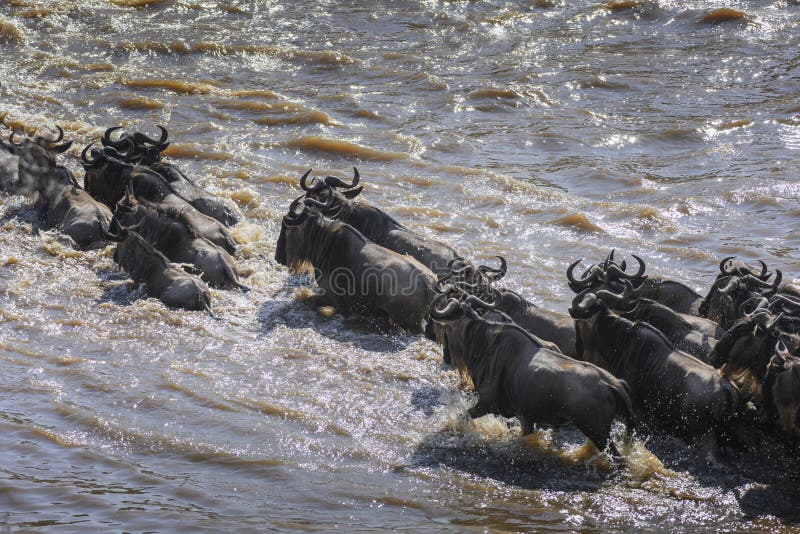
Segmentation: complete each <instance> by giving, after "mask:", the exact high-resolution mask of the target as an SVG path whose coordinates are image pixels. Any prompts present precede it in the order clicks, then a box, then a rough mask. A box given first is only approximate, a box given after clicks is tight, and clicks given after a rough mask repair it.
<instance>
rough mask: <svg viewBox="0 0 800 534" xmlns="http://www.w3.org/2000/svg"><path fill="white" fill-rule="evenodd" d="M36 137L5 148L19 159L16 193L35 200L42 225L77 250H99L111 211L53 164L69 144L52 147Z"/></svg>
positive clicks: (47, 141)
mask: <svg viewBox="0 0 800 534" xmlns="http://www.w3.org/2000/svg"><path fill="white" fill-rule="evenodd" d="M61 139H63V131H61V129H60V128H59V137H58V139H56V140H49V139H45V138H42V137H36V138H34V139H33V140H25V141H23V142H22V143H19V144H15V143H13V141H12V143H11V144H10V145H7V146H8V147H10V149H11V150H12V151H13V152H14V154H15V155H16V156H18V157H19V163H18V180H17V183H16V185H14V189H15V191H16V192H17V193H22V194H33V195H35V196H37V199H36V208H37V210H39V211H40V212H41V214H42V218H43V219H44V221H45V224H46V225H47V226H48V227H50V228H56V229H58V230H60V231H61V232H63V233H64V234H66V235H68V236H69V237H70V238H72V240H73V241H74V242H75V243H76V244H77V245H78V246H79V247H80V248H83V249H85V248H93V247H99V246H103V245H104V244H105V239H104V238H103V232H104V231H105V229H106V228H107V227H108V223H109V221H110V219H111V211H110V210H109V209H108V208H106V207H105V206H104V205H102V204H101V203H99V202H97V201H96V200H95V199H93V198H92V197H91V195H89V194H88V193H87V192H86V191H85V190H84V189H82V188H81V187H80V186H79V185H78V182H77V181H76V180H75V177H74V176H73V175H72V173H71V172H69V170H67V169H66V168H65V167H62V166H60V165H58V164H57V163H56V159H55V158H56V154H57V153H60V152H64V151H66V150H67V149H68V148H69V147H70V146H71V145H72V142H68V143H64V144H62V145H55V143H57V142H59V141H61Z"/></svg>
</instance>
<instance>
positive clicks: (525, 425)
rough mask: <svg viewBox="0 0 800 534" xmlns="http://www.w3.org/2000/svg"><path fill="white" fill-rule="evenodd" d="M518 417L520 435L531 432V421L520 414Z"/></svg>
mask: <svg viewBox="0 0 800 534" xmlns="http://www.w3.org/2000/svg"><path fill="white" fill-rule="evenodd" d="M517 419H519V424H520V426H521V427H522V435H523V436H527V435H528V434H533V421H532V420H530V419H528V418H527V417H524V416H522V415H520V416H517Z"/></svg>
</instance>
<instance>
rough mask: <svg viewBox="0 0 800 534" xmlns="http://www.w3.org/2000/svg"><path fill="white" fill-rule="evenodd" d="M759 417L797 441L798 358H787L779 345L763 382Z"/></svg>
mask: <svg viewBox="0 0 800 534" xmlns="http://www.w3.org/2000/svg"><path fill="white" fill-rule="evenodd" d="M762 414H763V415H764V417H765V419H766V421H767V423H771V424H774V425H776V426H778V428H779V429H780V430H781V431H782V432H783V433H784V434H785V435H787V436H790V437H793V438H795V439H796V440H800V358H798V357H797V356H794V355H792V354H789V353H788V352H787V351H786V347H785V346H783V345H782V344H781V343H778V346H777V347H776V348H775V354H774V356H773V357H772V359H771V360H770V362H769V365H768V367H767V373H766V376H765V378H764V406H763V410H762Z"/></svg>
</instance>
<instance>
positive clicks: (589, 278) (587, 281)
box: [567, 258, 602, 286]
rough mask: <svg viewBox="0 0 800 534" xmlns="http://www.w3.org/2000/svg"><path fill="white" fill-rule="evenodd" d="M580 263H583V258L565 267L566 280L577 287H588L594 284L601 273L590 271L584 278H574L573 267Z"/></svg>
mask: <svg viewBox="0 0 800 534" xmlns="http://www.w3.org/2000/svg"><path fill="white" fill-rule="evenodd" d="M582 261H583V258H581V259H579V260H578V261H575V262H573V263H571V264H570V266H569V267H567V280H569V283H570V284H573V285H578V286H582V285H590V284H592V283H593V282H595V281H596V280H597V279H598V278H599V277H600V275H601V274H602V272H601V271H600V270H599V269H598V270H592V272H591V274H589V275H587V276H585V277H584V278H581V279H577V278H575V274H574V271H575V267H576V266H577V265H578V264H579V263H580V262H582Z"/></svg>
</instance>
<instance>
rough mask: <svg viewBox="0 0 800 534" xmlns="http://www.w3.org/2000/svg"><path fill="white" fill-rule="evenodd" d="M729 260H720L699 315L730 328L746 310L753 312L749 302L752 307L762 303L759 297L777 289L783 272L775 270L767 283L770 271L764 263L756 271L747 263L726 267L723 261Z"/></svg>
mask: <svg viewBox="0 0 800 534" xmlns="http://www.w3.org/2000/svg"><path fill="white" fill-rule="evenodd" d="M730 259H731V258H725V259H724V260H722V262H721V263H720V271H721V272H720V274H719V275H718V276H717V279H716V280H715V281H714V284H712V286H711V289H710V290H709V292H708V295H707V296H706V297H705V299H704V300H703V304H702V305H701V306H700V309H699V312H700V315H701V316H702V317H707V318H708V319H711V320H712V321H716V322H717V323H719V324H720V326H722V327H723V328H730V327H731V326H732V325H733V323H735V322H736V321H737V320H738V319H740V318H741V317H742V316H744V315H745V313H748V312H750V311H753V310H752V309H750V310H748V309H747V308H748V305H749V304H750V303H753V305H752V308H753V309H754V308H756V307H759V306H761V305H762V302H761V301H762V299H764V301H766V299H767V298H768V297H770V296H772V295H774V294H775V293H776V291H778V288H779V287H780V284H781V280H782V279H783V273H781V271H779V270H777V269H776V270H775V278H774V279H773V281H772V282H771V283H770V282H767V280H768V279H769V278H770V276H772V273H769V272H767V269H766V265H765V264H764V263H763V262H761V263H762V266H763V268H762V272H761V273H756V274H753V273H754V271H752V270H751V269H749V268H748V267H746V266H741V265H739V266H738V267H736V268H730V267H726V264H725V262H726V261H727V260H730ZM734 265H737V264H734Z"/></svg>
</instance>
